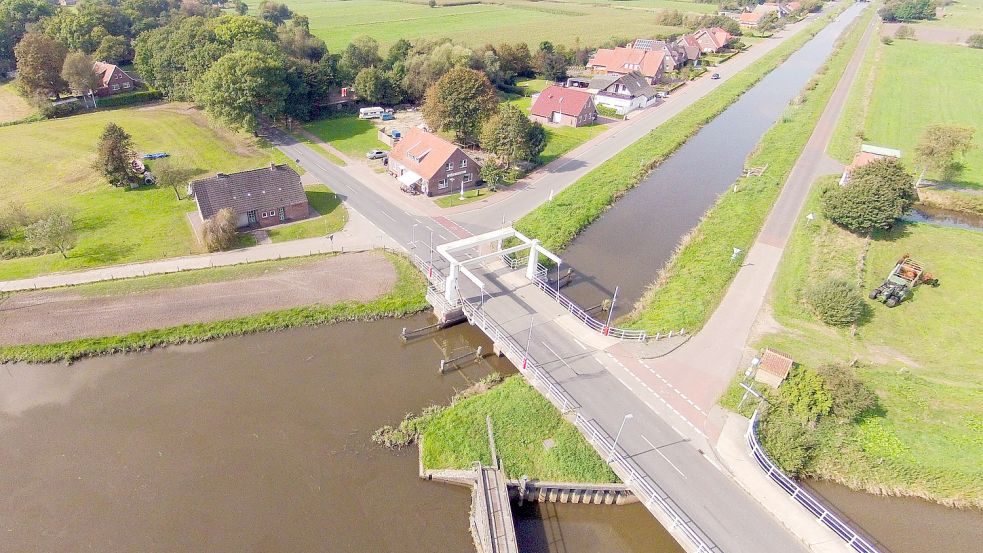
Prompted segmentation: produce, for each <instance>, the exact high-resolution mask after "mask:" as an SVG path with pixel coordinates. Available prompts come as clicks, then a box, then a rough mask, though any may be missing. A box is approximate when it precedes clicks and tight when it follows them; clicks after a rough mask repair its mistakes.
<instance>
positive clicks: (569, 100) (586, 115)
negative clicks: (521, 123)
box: [529, 85, 597, 127]
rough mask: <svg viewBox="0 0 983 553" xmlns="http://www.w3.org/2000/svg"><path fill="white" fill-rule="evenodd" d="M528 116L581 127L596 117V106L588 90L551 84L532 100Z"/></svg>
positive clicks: (540, 120)
mask: <svg viewBox="0 0 983 553" xmlns="http://www.w3.org/2000/svg"><path fill="white" fill-rule="evenodd" d="M529 118H530V119H532V120H533V121H536V122H538V123H544V124H551V125H559V126H566V127H581V126H583V125H590V124H591V123H593V122H594V121H595V120H596V119H597V107H596V106H595V105H594V96H593V95H592V94H591V93H590V92H586V91H584V90H581V89H578V88H564V87H562V86H559V85H553V86H550V87H547V88H546V89H545V90H543V91H542V92H540V93H539V95H538V96H536V99H535V100H533V103H532V110H531V115H530V117H529Z"/></svg>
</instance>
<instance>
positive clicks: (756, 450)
mask: <svg viewBox="0 0 983 553" xmlns="http://www.w3.org/2000/svg"><path fill="white" fill-rule="evenodd" d="M745 438H746V439H747V445H748V447H750V448H751V456H752V457H754V460H755V461H757V463H758V466H759V467H761V470H763V471H765V473H766V474H767V475H768V477H769V478H771V480H772V481H774V482H775V483H776V484H778V485H779V486H780V487H781V488H782V489H783V490H785V491H786V492H787V493H788V494H789V495H791V496H792V499H794V500H796V501H797V502H798V503H799V504H800V505H802V506H803V507H805V508H806V509H807V510H808V511H809V512H810V513H812V514H813V516H815V517H816V518H817V519H819V521H820V522H822V523H823V524H825V525H826V526H827V527H828V528H829V529H830V530H832V531H833V532H834V533H835V534H836V535H837V536H839V537H841V538H843V540H844V541H846V542H847V545H849V546H850V547H852V548H853V549H854V551H858V552H860V553H880V550H879V549H877V547H875V546H874V545H872V544H871V543H870V542H868V541H867V540H866V539H864V537H863V536H861V535H860V534H858V533H857V532H856V531H854V530H853V528H851V527H850V525H849V524H847V523H846V522H844V521H843V520H841V519H840V518H839V517H838V516H836V515H835V514H834V513H832V512H830V511H829V509H827V508H826V507H825V506H823V504H822V503H821V502H819V500H817V499H816V498H815V497H813V496H812V494H810V493H809V492H807V491H806V490H804V489H803V488H802V486H799V484H798V482H796V481H795V480H793V479H792V478H789V477H788V476H786V475H785V473H784V472H782V469H780V468H778V466H777V465H775V463H774V461H772V460H771V458H770V457H768V454H767V453H766V452H765V450H764V448H762V447H761V443H760V442H759V441H758V412H757V411H755V412H754V414H753V415H751V422H750V424H748V427H747V432H746V433H745Z"/></svg>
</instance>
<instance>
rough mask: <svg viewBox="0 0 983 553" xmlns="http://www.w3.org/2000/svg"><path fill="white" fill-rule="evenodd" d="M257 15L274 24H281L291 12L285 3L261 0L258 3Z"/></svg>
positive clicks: (290, 15)
mask: <svg viewBox="0 0 983 553" xmlns="http://www.w3.org/2000/svg"><path fill="white" fill-rule="evenodd" d="M259 16H260V17H261V18H262V19H264V20H266V21H269V22H270V23H272V24H274V25H282V24H283V22H284V21H286V20H288V19H290V18H291V17H293V12H292V11H290V8H288V7H287V5H286V4H279V3H277V2H272V1H271V0H263V1H262V2H260V3H259Z"/></svg>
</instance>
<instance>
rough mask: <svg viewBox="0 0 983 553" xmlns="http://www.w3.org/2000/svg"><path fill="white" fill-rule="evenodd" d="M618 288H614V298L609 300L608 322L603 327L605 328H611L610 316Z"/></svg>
mask: <svg viewBox="0 0 983 553" xmlns="http://www.w3.org/2000/svg"><path fill="white" fill-rule="evenodd" d="M619 289H620V287H619V286H615V287H614V297H612V298H611V308H610V309H608V322H607V323H606V324H605V325H604V326H606V327H607V328H611V316H612V315H614V302H616V301H618V290H619Z"/></svg>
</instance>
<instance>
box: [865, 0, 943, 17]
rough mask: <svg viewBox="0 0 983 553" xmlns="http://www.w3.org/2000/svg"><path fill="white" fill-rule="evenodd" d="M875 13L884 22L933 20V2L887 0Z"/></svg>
mask: <svg viewBox="0 0 983 553" xmlns="http://www.w3.org/2000/svg"><path fill="white" fill-rule="evenodd" d="M877 13H878V14H880V16H881V19H883V20H884V21H916V20H918V19H935V2H933V1H932V0H888V2H887V3H886V4H885V5H884V7H883V8H881V9H880V11H878V12H877Z"/></svg>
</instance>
